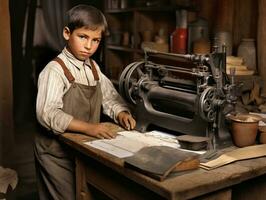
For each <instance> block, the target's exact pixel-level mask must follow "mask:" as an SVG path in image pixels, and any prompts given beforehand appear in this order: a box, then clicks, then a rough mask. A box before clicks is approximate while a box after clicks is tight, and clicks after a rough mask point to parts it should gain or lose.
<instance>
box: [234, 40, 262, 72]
mask: <svg viewBox="0 0 266 200" xmlns="http://www.w3.org/2000/svg"><path fill="white" fill-rule="evenodd" d="M237 56H238V57H242V58H243V60H244V64H245V65H246V66H247V68H248V69H249V70H254V71H256V69H257V68H256V47H255V40H254V39H252V38H244V39H242V40H241V42H240V45H239V46H238V49H237Z"/></svg>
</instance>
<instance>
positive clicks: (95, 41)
mask: <svg viewBox="0 0 266 200" xmlns="http://www.w3.org/2000/svg"><path fill="white" fill-rule="evenodd" d="M100 41H101V39H93V42H94V43H97V44H98V43H100Z"/></svg>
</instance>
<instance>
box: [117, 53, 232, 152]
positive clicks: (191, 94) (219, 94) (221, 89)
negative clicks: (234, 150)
mask: <svg viewBox="0 0 266 200" xmlns="http://www.w3.org/2000/svg"><path fill="white" fill-rule="evenodd" d="M144 52H145V59H144V60H143V61H139V62H133V63H131V64H129V65H128V66H126V68H125V69H124V70H123V72H122V73H121V76H120V79H119V91H120V93H121V95H122V96H123V97H124V98H125V99H126V100H127V101H128V102H129V103H131V104H133V106H134V111H135V117H136V120H137V125H136V129H137V130H139V131H141V132H144V131H146V130H148V128H149V127H152V126H153V127H161V128H164V129H167V130H171V131H174V133H175V134H178V135H182V134H188V135H192V136H204V137H208V138H209V139H210V141H211V142H210V145H209V149H216V148H221V147H224V146H228V145H230V144H231V141H232V140H231V136H230V133H229V131H228V126H227V125H226V120H225V115H226V114H228V113H229V112H232V111H233V110H234V104H235V103H236V99H237V97H236V92H237V91H236V90H237V85H236V84H235V83H234V70H231V75H232V76H230V77H231V78H230V80H229V78H228V76H227V75H226V70H225V67H226V53H225V48H224V49H223V52H219V53H218V52H217V51H214V52H213V53H210V54H206V55H196V54H173V53H162V52H157V51H153V50H151V49H146V50H145V51H144Z"/></svg>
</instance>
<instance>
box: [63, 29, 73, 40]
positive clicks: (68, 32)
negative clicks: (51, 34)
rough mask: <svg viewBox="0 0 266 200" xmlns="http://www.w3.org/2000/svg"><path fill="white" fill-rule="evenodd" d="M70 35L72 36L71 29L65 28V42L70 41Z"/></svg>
mask: <svg viewBox="0 0 266 200" xmlns="http://www.w3.org/2000/svg"><path fill="white" fill-rule="evenodd" d="M70 35H71V32H70V30H69V28H68V27H67V26H65V27H64V30H63V37H64V38H65V40H69V37H70Z"/></svg>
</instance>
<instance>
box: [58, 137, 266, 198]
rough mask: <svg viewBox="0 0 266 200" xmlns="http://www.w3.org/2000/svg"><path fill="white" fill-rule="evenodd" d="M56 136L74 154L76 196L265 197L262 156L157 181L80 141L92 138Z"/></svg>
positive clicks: (265, 178) (264, 166) (265, 185)
mask: <svg viewBox="0 0 266 200" xmlns="http://www.w3.org/2000/svg"><path fill="white" fill-rule="evenodd" d="M60 140H61V141H62V142H63V143H65V144H67V145H68V146H69V147H71V149H73V151H74V152H75V155H76V188H77V194H76V195H77V199H93V195H91V194H92V192H95V191H98V192H96V193H98V194H99V191H100V193H104V194H105V195H102V196H101V198H103V199H105V198H104V197H106V198H107V197H108V198H111V199H123V200H125V199H126V200H130V199H145V200H147V199H194V198H195V199H216V200H219V199H222V200H225V199H241V200H244V199H265V196H266V175H265V174H266V157H262V158H256V159H250V160H244V161H238V162H235V163H232V164H229V165H226V166H223V167H220V168H217V169H214V170H211V171H206V170H203V169H198V170H194V171H191V172H189V173H186V174H183V175H180V174H179V175H178V174H173V175H172V176H171V177H169V178H167V179H166V180H165V181H162V182H160V181H157V180H154V179H152V178H150V177H147V176H145V175H143V174H141V173H139V172H137V171H134V170H131V169H128V168H124V166H123V159H120V158H117V157H115V156H113V155H110V154H108V153H106V152H103V151H101V150H98V149H95V148H93V147H90V146H88V145H86V144H84V142H85V141H90V140H92V138H90V137H88V136H85V135H80V134H75V133H65V134H63V135H61V137H60Z"/></svg>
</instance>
